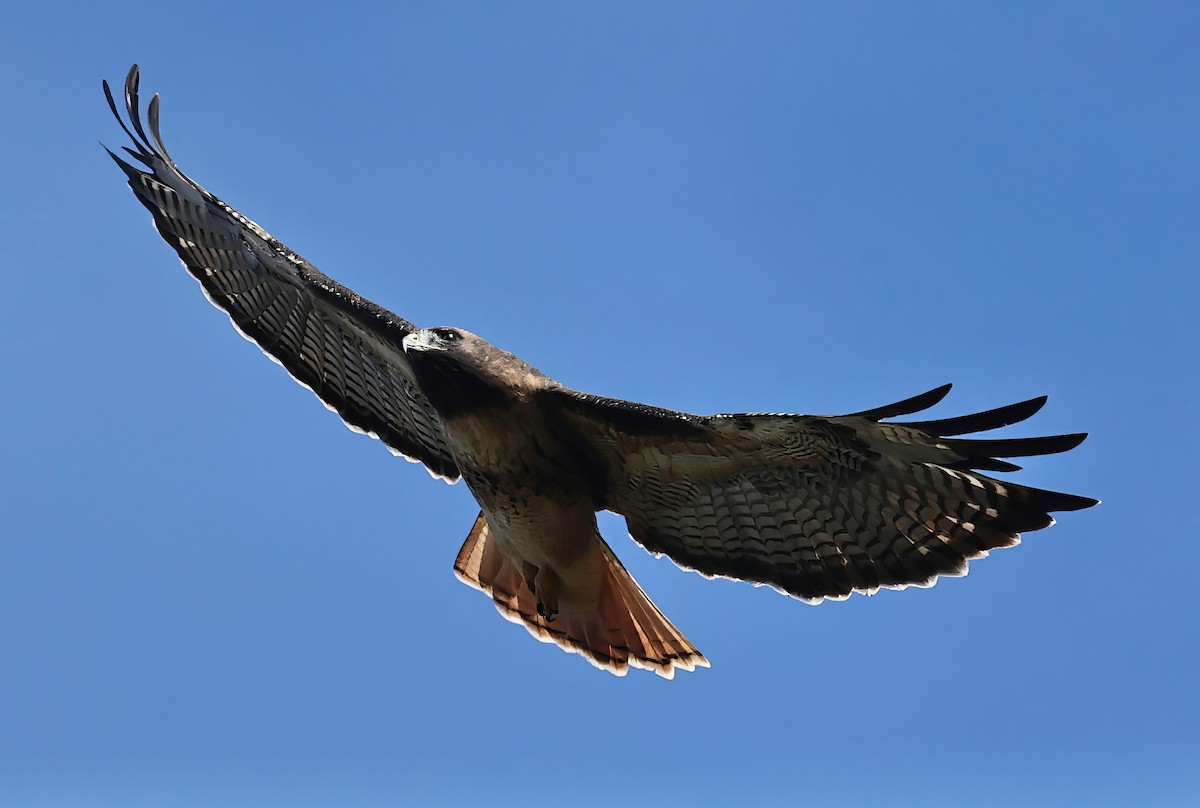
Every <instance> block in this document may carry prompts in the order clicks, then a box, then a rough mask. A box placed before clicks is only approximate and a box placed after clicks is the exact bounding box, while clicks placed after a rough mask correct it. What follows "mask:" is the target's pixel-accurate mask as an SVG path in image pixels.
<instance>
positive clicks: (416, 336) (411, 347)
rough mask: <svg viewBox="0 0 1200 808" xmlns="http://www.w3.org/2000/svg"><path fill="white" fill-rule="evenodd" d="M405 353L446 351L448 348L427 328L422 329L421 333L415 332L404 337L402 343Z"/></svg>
mask: <svg viewBox="0 0 1200 808" xmlns="http://www.w3.org/2000/svg"><path fill="white" fill-rule="evenodd" d="M401 346H402V347H403V348H404V352H405V353H411V352H413V351H444V350H446V346H445V345H443V344H442V340H441V339H440V338H438V335H437V334H435V333H433V332H432V331H430V330H429V329H427V328H422V329H421V330H420V331H414V332H413V333H411V334H408V335H407V336H405V337H404V341H403V342H402V343H401Z"/></svg>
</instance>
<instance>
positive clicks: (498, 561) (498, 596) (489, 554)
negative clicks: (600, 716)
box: [454, 513, 709, 679]
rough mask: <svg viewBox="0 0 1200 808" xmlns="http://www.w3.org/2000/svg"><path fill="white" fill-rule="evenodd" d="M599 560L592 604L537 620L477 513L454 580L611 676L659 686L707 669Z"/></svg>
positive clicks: (617, 567)
mask: <svg viewBox="0 0 1200 808" xmlns="http://www.w3.org/2000/svg"><path fill="white" fill-rule="evenodd" d="M596 538H597V540H598V541H600V542H601V543H602V544H603V539H600V537H599V536H597V537H596ZM604 556H605V559H606V561H607V562H608V564H607V565H606V571H605V579H604V582H603V584H602V586H601V590H600V597H599V601H598V603H596V604H594V605H588V606H584V607H579V606H578V605H577V604H571V603H570V602H566V601H562V600H560V602H559V613H558V614H557V615H556V616H555V617H554V619H553V621H547V620H546V618H545V617H542V616H541V615H539V614H538V611H537V597H536V596H535V595H534V593H533V591H532V590H531V589H530V588H529V585H528V584H527V583H526V581H525V578H524V577H523V576H522V574H521V570H520V569H519V567H518V565H517V564H516V563H515V562H513V561H512V560H511V559H510V558H509V557H508V556H507V555H505V554H504V553H502V552H501V551H500V550H499V549H498V548H497V547H496V545H495V542H493V541H491V535H490V530H489V528H488V523H487V519H486V518H485V517H484V515H483V514H482V513H481V514H479V518H477V519H476V520H475V525H474V526H473V527H472V528H471V533H470V535H468V536H467V540H466V543H464V544H463V547H462V550H460V551H459V553H458V558H457V559H456V560H455V562H454V574H455V575H457V576H458V578H459V580H461V581H462V582H463V583H465V584H467V585H469V586H472V587H474V588H475V589H478V590H479V591H481V592H483V593H484V594H486V595H489V596H490V597H491V598H492V601H493V602H494V603H495V604H496V608H497V609H498V610H499V611H500V614H502V615H503V616H504V617H505V619H507V620H509V621H511V622H513V623H519V624H521V625H523V626H525V628H526V629H527V630H528V631H529V633H530V634H532V635H533V636H535V637H537V638H538V639H539V640H541V641H542V642H546V643H555V644H557V645H558V646H559V647H560V648H562V649H563V650H565V651H567V652H569V653H574V654H579V655H580V656H582V657H583V658H584V659H586V660H587V661H588V662H590V663H592V664H593V665H595V666H596V667H597V668H600V669H602V670H606V671H608V672H610V673H613V674H615V675H617V676H624V675H625V674H626V673H628V671H629V667H630V666H631V665H632V666H633V667H635V668H643V669H645V670H650V671H654V672H655V673H657V674H658V675H659V676H662V677H664V678H666V679H671V678H673V677H674V676H675V671H676V670H677V669H682V670H686V671H690V670H695V669H696V668H698V667H700V668H707V667H708V666H709V665H708V660H707V659H705V658H704V656H703V655H702V654H701V653H700V652H699V651H698V650H697V649H696V647H695V646H694V645H692V644H691V642H689V641H688V639H687V638H686V637H684V636H683V633H682V632H680V631H679V629H677V628H675V626H674V625H672V623H671V621H670V620H668V619H667V618H666V616H664V615H663V613H662V612H661V611H659V609H658V607H657V606H655V605H654V603H653V602H652V601H651V600H650V598H649V597H647V596H646V593H645V592H643V591H642V588H641V587H640V586H638V583H637V581H635V580H634V579H633V576H631V575H630V574H629V571H628V570H626V569H625V567H624V566H623V565H622V564H621V562H620V561H619V560H617V557H616V556H615V555H614V554H613V552H612V551H611V550H610V549H609V548H608V545H607V544H605V545H604ZM573 606H575V608H573Z"/></svg>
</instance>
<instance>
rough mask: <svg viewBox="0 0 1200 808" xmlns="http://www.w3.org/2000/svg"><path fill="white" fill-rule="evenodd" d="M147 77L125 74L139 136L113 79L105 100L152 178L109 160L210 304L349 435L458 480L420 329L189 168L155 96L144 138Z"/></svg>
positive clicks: (132, 72) (127, 96) (106, 88)
mask: <svg viewBox="0 0 1200 808" xmlns="http://www.w3.org/2000/svg"><path fill="white" fill-rule="evenodd" d="M138 77H139V74H138V67H137V65H134V66H133V67H132V68H130V70H129V75H128V77H127V78H126V79H125V108H126V110H127V112H128V115H129V120H130V123H131V124H132V126H133V130H132V131H130V129H129V127H128V126H126V124H125V122H124V120H122V118H121V114H120V113H119V112H118V111H117V105H116V102H115V101H114V100H113V95H112V91H111V90H110V89H109V86H108V82H107V81H106V82H104V94H105V96H106V97H107V98H108V105H109V107H110V108H111V109H112V112H113V115H115V116H116V118H117V121H118V123H120V124H121V128H122V129H124V130H125V134H127V135H128V136H129V138H130V140H131V141H133V146H134V148H132V149H130V148H125V151H126V152H127V153H128V154H129V155H131V156H132V157H133V158H134V159H135V160H137V161H138V162H139V163H141V164H142V165H144V166H145V167H146V168H148V169H149V171H143V170H141V169H139V168H136V167H134V166H132V165H130V164H129V163H127V162H125V161H124V160H122V159H121V158H119V157H117V155H115V154H113V153H112V152H111V151H109V152H108V153H109V155H110V156H111V157H112V158H113V160H115V161H116V162H117V165H119V166H120V167H121V169H122V170H123V171H124V172H125V174H126V176H127V177H128V178H129V187H130V188H132V189H133V192H134V193H135V194H136V195H137V198H138V200H139V201H141V203H142V204H143V205H145V206H146V207H147V208H148V209H149V210H150V213H151V214H153V216H154V225H155V227H157V228H158V232H159V234H160V235H162V237H163V239H165V240H166V242H167V243H168V244H170V245H171V246H172V247H173V248H174V249H175V251H176V252H177V253H179V257H180V258H181V259H183V265H184V266H185V267H186V268H187V271H188V272H190V273H191V274H192V276H193V277H194V278H195V279H196V280H198V281H199V282H200V286H201V288H202V289H203V290H204V293H205V295H206V296H207V297H208V299H209V300H210V301H211V302H212V303H213V305H215V306H217V308H220V309H222V310H224V311H225V312H226V313H227V314H228V315H229V319H230V320H231V321H232V322H233V325H234V327H235V328H237V329H238V331H239V332H241V334H242V335H243V336H245V337H246V338H247V339H249V340H251V341H252V342H254V343H255V344H257V345H258V347H259V348H261V349H262V350H263V352H264V353H266V354H267V356H269V357H271V358H272V359H274V360H275V361H276V362H278V363H279V364H281V365H283V367H284V368H286V369H287V371H288V373H290V374H291V375H292V377H293V378H294V379H296V381H298V382H300V384H302V385H304V386H305V387H307V388H309V389H310V390H312V391H313V392H314V393H316V394H317V396H318V397H319V398H320V399H321V401H322V402H324V403H325V405H326V406H327V407H328V408H329V409H331V410H333V411H334V412H336V413H337V414H338V415H340V416H341V417H342V420H344V421H345V422H346V424H347V425H348V426H349V427H350V428H352V429H354V430H356V431H360V432H365V433H367V434H369V435H372V436H374V437H376V438H378V439H379V440H381V441H383V442H384V443H385V444H386V445H387V446H388V447H389V448H390V449H392V451H393V452H395V453H397V454H400V455H403V456H404V457H407V458H409V459H412V460H418V461H420V462H422V463H424V464H425V465H426V467H428V469H429V470H430V472H432V473H433V474H435V475H436V476H439V477H443V478H445V479H447V480H450V481H454V480H457V479H458V476H459V472H458V468H457V466H456V465H455V463H454V460H453V458H452V456H451V454H450V451H449V450H448V449H447V447H446V438H445V435H444V433H443V430H442V425H441V421H440V420H439V419H438V417H437V415H436V414H435V413H434V411H433V408H432V407H430V406H429V402H428V401H426V400H425V396H424V395H422V394H421V391H420V390H419V389H418V387H417V384H416V381H415V380H414V378H413V374H412V368H411V367H410V366H409V364H408V359H407V358H406V357H405V354H404V350H403V348H402V346H401V342H402V341H403V339H404V337H405V335H406V334H410V333H412V332H413V331H415V330H416V327H415V326H413V324H412V323H409V322H408V321H407V320H404V319H402V318H400V317H397V316H396V315H394V314H392V313H391V312H389V311H386V310H384V309H382V308H380V307H379V306H376V305H375V304H374V303H372V302H370V301H369V300H366V299H364V298H362V297H360V296H359V295H357V294H355V293H354V292H352V291H351V290H349V289H347V288H345V287H344V286H341V285H339V284H337V283H335V282H334V281H332V280H331V279H330V278H328V277H326V276H325V275H324V274H322V273H321V272H320V271H318V270H317V269H316V267H314V266H312V264H309V263H308V262H307V261H305V260H304V259H303V258H301V257H300V256H299V255H297V254H296V253H294V252H292V251H291V250H289V249H288V248H287V247H286V246H284V245H283V244H281V243H279V241H277V240H276V239H275V238H273V237H272V236H271V234H270V233H268V232H267V231H265V230H263V229H262V228H261V227H259V226H258V225H257V224H255V223H254V222H252V221H250V220H249V219H247V218H246V217H245V216H243V215H242V214H240V213H238V212H237V211H236V210H234V209H233V208H231V207H229V206H228V205H226V204H225V203H224V202H222V201H221V200H220V199H218V198H217V197H216V196H214V195H213V194H211V193H209V192H208V191H206V190H204V189H203V188H202V187H200V185H199V184H197V183H196V182H194V181H193V180H191V179H190V178H189V177H188V176H187V175H186V174H184V173H183V172H182V171H180V170H179V168H178V167H177V166H176V165H175V161H174V160H172V159H171V155H170V154H168V152H167V149H166V147H165V146H163V141H162V136H161V135H160V134H159V125H158V123H159V120H158V119H159V100H158V96H157V95H155V96H154V97H153V98H152V99H151V101H150V106H149V124H150V136H149V137H147V136H146V131H145V129H144V128H143V126H142V119H141V114H140V112H139V109H138V106H139V105H138ZM135 133H136V134H135Z"/></svg>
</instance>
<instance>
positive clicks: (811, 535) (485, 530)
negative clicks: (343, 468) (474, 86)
mask: <svg viewBox="0 0 1200 808" xmlns="http://www.w3.org/2000/svg"><path fill="white" fill-rule="evenodd" d="M104 92H105V96H106V97H107V99H108V104H109V106H110V107H111V109H112V112H113V114H114V115H115V116H116V117H117V121H118V122H119V123H120V124H121V128H122V129H124V131H125V134H126V135H128V136H129V139H130V140H131V141H132V146H133V147H132V148H128V147H126V148H125V151H126V152H127V153H128V154H129V155H130V156H132V158H133V159H134V160H135V161H136V162H137V163H140V164H141V167H140V168H139V167H136V166H134V165H132V164H130V163H127V162H125V161H124V160H122V159H121V158H119V157H117V156H116V155H115V154H113V153H112V152H111V151H110V152H109V154H110V155H111V156H112V157H113V159H114V160H116V162H117V165H119V166H120V167H121V169H122V171H124V172H125V174H126V176H127V177H128V180H129V186H130V187H131V188H132V189H133V192H134V193H135V194H136V195H137V198H138V200H139V201H140V202H141V203H142V204H143V205H145V206H146V207H147V208H148V209H149V210H150V213H151V215H152V216H153V217H154V224H155V226H156V227H157V229H158V232H159V233H160V234H161V235H162V237H163V238H164V239H165V240H166V241H167V243H168V244H170V245H171V247H172V248H174V250H175V251H176V252H177V253H178V254H179V257H180V258H181V259H182V260H183V265H184V267H186V269H187V271H188V272H189V273H191V275H192V277H194V278H195V279H196V280H197V281H199V282H200V287H201V289H202V290H203V291H204V294H205V296H207V297H208V299H209V301H210V302H212V304H213V305H215V306H216V307H217V308H219V309H222V310H224V311H225V312H226V313H227V314H228V315H229V319H230V320H231V321H232V322H233V325H234V327H235V328H237V329H238V331H239V332H241V334H242V335H243V336H245V337H246V338H247V339H249V340H250V341H251V342H254V343H255V344H257V345H258V347H259V348H261V349H262V350H263V351H264V352H265V353H266V354H267V355H268V356H269V357H271V358H272V359H274V360H275V361H276V362H278V363H279V364H280V365H282V366H283V367H284V368H285V369H286V370H287V371H288V373H289V374H291V376H292V377H293V378H294V379H295V380H296V381H298V382H299V383H300V384H302V385H304V386H305V387H307V388H309V389H310V390H312V391H313V393H315V394H316V395H317V397H318V398H320V399H321V401H322V402H323V403H324V404H325V405H326V406H327V407H328V408H329V409H331V410H333V411H334V412H336V413H337V414H338V415H339V416H341V418H342V420H343V421H345V422H346V424H347V425H348V426H349V427H350V428H351V429H353V430H355V431H358V432H365V433H366V434H368V435H371V436H372V437H375V438H378V439H379V440H380V441H382V442H383V443H384V444H385V445H387V446H388V448H390V449H391V450H392V451H393V452H394V453H396V454H399V455H403V456H404V457H406V458H409V459H410V460H415V461H418V462H421V463H423V464H424V465H425V466H426V468H428V469H429V471H430V472H431V473H432V474H433V475H434V476H436V477H441V478H442V479H444V480H446V481H448V482H455V481H457V480H458V479H460V478H461V479H463V480H465V481H466V483H467V486H468V487H469V488H470V489H471V493H472V494H474V496H475V498H476V500H478V502H479V506H480V509H481V510H480V514H479V517H478V518H477V519H476V520H475V524H474V526H473V527H472V528H471V530H470V533H469V534H468V535H467V540H466V543H465V544H464V545H463V547H462V550H461V551H459V554H458V558H457V560H456V561H455V562H454V571H455V573H456V574H457V575H458V577H459V578H460V579H461V580H463V581H464V582H465V583H467V584H469V585H470V586H473V587H475V588H476V589H479V590H480V591H482V592H484V593H485V594H487V595H488V596H489V597H491V599H492V600H493V602H494V603H495V604H496V607H497V608H498V609H499V610H500V612H501V614H503V615H504V616H505V617H506V618H508V619H509V620H512V621H513V622H516V623H521V624H522V625H524V626H525V627H526V628H527V629H528V630H529V631H530V633H532V634H533V635H534V636H536V637H537V638H539V639H540V640H543V641H545V642H553V643H557V644H558V645H559V646H561V647H562V648H564V649H565V650H567V651H570V652H575V653H579V654H581V655H582V656H583V657H584V658H586V659H587V660H588V661H589V662H591V663H593V664H594V665H596V666H598V667H600V668H603V669H606V670H609V671H611V672H613V673H616V674H619V675H620V674H624V673H626V672H627V670H628V669H629V666H631V665H632V666H635V667H639V668H645V669H648V670H652V671H654V672H656V673H658V674H659V675H661V676H664V677H667V678H670V677H671V676H673V675H674V672H675V670H676V669H679V668H682V669H684V670H693V669H695V668H696V667H707V666H708V661H707V660H706V659H705V658H704V656H703V655H701V654H700V652H699V651H698V650H697V649H696V647H695V646H694V645H692V643H691V642H689V641H688V639H687V638H686V637H684V635H683V633H682V632H680V631H679V629H677V628H676V627H675V626H674V624H672V623H671V621H670V620H668V619H667V618H666V616H665V615H663V613H662V612H661V611H660V610H659V609H658V607H657V606H655V605H654V603H653V602H652V601H651V600H650V598H649V597H647V596H646V593H645V592H643V591H642V588H641V587H640V586H638V584H637V582H636V581H634V580H633V578H632V577H631V576H630V574H629V572H628V571H626V569H625V567H624V566H622V564H621V562H620V561H619V560H618V559H617V557H616V555H615V554H614V553H613V551H612V550H611V549H609V546H608V545H607V544H606V543H605V541H604V539H603V538H601V536H600V533H599V532H598V530H597V527H596V512H597V511H600V510H609V511H613V512H615V513H618V514H621V515H622V516H624V517H625V519H626V523H627V524H628V526H629V533H630V535H631V536H632V537H633V538H634V539H635V540H636V541H637V542H638V543H639V544H641V545H642V546H643V547H645V548H646V549H647V550H649V551H650V552H652V553H654V554H655V555H666V556H669V557H670V558H671V559H672V560H673V561H675V562H676V563H677V564H679V565H680V566H683V567H685V568H687V569H691V570H695V571H697V572H699V573H700V574H702V575H705V576H708V577H715V576H722V577H727V578H736V579H740V580H744V581H750V582H752V583H754V584H765V585H767V586H771V587H773V588H774V589H777V590H779V591H780V592H784V593H787V594H789V595H792V596H793V597H796V598H799V599H801V600H804V601H808V602H814V603H815V602H819V601H821V600H823V599H825V598H830V599H833V600H841V599H844V598H847V597H849V596H850V594H851V593H852V592H863V593H867V594H871V593H874V592H876V591H878V590H879V588H880V587H887V588H891V589H903V588H905V587H907V586H929V585H931V584H932V583H933V582H934V581H935V580H936V579H937V577H938V576H940V575H963V574H964V573H965V572H966V570H967V562H968V561H970V560H971V559H975V558H980V557H982V556H985V555H987V554H988V552H989V551H991V550H994V549H996V548H999V547H1009V546H1011V545H1014V544H1016V543H1017V542H1018V540H1019V538H1020V536H1019V534H1020V533H1022V532H1024V531H1027V530H1038V529H1040V528H1044V527H1047V526H1049V525H1050V524H1052V523H1053V522H1054V520H1053V519H1052V518H1051V517H1050V515H1049V514H1050V513H1051V512H1053V511H1074V510H1079V509H1081V508H1087V507H1089V506H1091V505H1095V504H1096V502H1097V500H1094V499H1089V498H1087V497H1081V496H1075V495H1072V494H1060V493H1056V492H1053V491H1044V490H1041V489H1038V488H1030V487H1028V486H1023V485H1017V484H1014V483H1010V482H1005V481H1000V480H997V479H994V478H993V477H989V476H986V475H985V474H983V473H981V472H995V471H999V472H1005V471H1016V470H1017V469H1018V468H1019V467H1018V466H1016V465H1013V464H1012V463H1010V462H1008V460H1005V459H1002V458H1012V457H1024V456H1029V455H1043V454H1052V453H1055V452H1063V451H1066V450H1068V449H1071V448H1074V447H1075V446H1077V445H1079V443H1080V442H1082V441H1083V439H1084V437H1085V435H1082V434H1077V435H1055V436H1051V437H1038V438H1016V439H992V438H963V437H959V436H962V435H967V434H970V433H975V432H983V431H987V430H991V429H996V428H998V427H1003V426H1008V425H1010V424H1014V423H1017V422H1018V421H1023V420H1024V419H1026V418H1028V417H1030V416H1031V415H1033V414H1034V413H1035V412H1037V411H1038V409H1040V408H1041V406H1042V405H1043V404H1044V403H1045V401H1046V399H1045V397H1041V398H1035V399H1031V400H1029V401H1023V402H1020V403H1018V404H1011V405H1009V406H1006V407H999V408H997V409H994V410H988V411H986V412H979V413H975V414H972V415H963V416H959V417H956V418H941V419H936V420H922V421H907V422H895V421H892V420H891V419H893V418H896V417H898V416H904V415H909V414H911V413H916V412H918V411H920V410H924V409H926V408H927V407H931V406H932V405H934V404H936V403H937V402H938V401H940V400H941V399H942V397H943V396H945V395H946V393H947V392H948V391H949V389H950V385H946V386H944V387H939V388H938V389H936V390H931V391H929V392H928V393H924V394H922V395H918V396H915V397H913V398H909V399H906V400H904V401H900V402H897V403H895V404H888V405H886V406H883V407H877V408H875V409H871V410H866V411H863V412H857V413H854V414H852V415H840V416H812V415H780V414H744V415H712V416H698V415H689V414H687V413H682V412H674V411H671V410H665V409H660V408H658V407H651V406H647V405H645V404H636V403H633V402H628V401H617V400H614V399H609V398H602V397H600V396H594V395H590V394H587V393H581V392H578V391H576V390H572V389H570V388H568V387H564V386H563V385H561V384H559V383H558V382H556V381H554V380H553V379H551V378H550V377H549V376H546V375H545V374H543V373H542V372H541V371H539V370H538V369H537V368H535V367H533V366H532V365H530V364H528V363H527V362H524V361H523V360H521V359H520V358H518V357H516V356H513V355H512V354H510V353H508V352H506V351H503V350H500V349H499V348H496V347H494V346H493V345H491V344H489V343H488V342H486V341H484V340H483V339H481V338H480V337H477V336H476V335H474V334H472V333H470V332H469V331H464V330H462V329H458V328H425V329H422V328H418V327H417V326H415V325H413V324H412V323H410V322H408V321H407V320H404V319H402V318H400V317H397V316H396V315H395V314H392V313H391V312H389V311H387V310H385V309H382V308H380V307H379V306H377V305H375V304H374V303H372V302H371V301H369V300H365V299H364V298H362V297H360V296H359V295H357V294H355V293H354V292H352V291H350V290H349V289H347V288H345V287H344V286H341V285H339V284H337V283H335V282H334V281H333V280H331V279H330V278H329V277H327V276H326V275H324V274H322V273H321V272H320V271H318V270H317V268H316V267H314V266H312V265H311V264H309V263H308V262H307V261H305V260H304V259H303V258H301V257H300V256H299V255H297V254H296V253H295V252H293V251H292V250H290V249H289V248H288V247H286V246H284V245H283V244H281V243H280V242H279V241H277V240H276V239H275V238H273V237H272V236H271V234H270V233H268V232H267V231H265V230H263V229H262V228H261V227H259V226H258V225H257V224H255V223H254V222H252V221H250V220H249V219H247V218H246V217H245V216H243V215H242V214H240V213H238V212H237V211H236V210H234V209H233V208H231V207H230V206H228V205H226V204H225V203H224V202H222V201H221V200H220V199H218V198H217V197H216V196H214V195H213V194H211V193H209V192H208V191H206V190H205V189H204V188H202V187H200V185H199V184H197V183H196V182H194V181H193V180H192V179H190V178H189V177H188V176H187V175H186V174H184V173H183V172H182V171H180V170H179V168H178V167H177V166H176V165H175V161H174V160H173V159H172V158H171V155H170V154H168V152H167V149H166V147H164V146H163V141H162V137H161V135H160V134H159V99H158V96H157V95H155V96H154V97H153V98H152V99H151V100H150V104H149V107H148V121H147V123H148V124H149V127H148V128H149V135H147V131H146V127H144V126H143V124H142V117H141V113H140V111H139V106H140V105H139V101H138V68H137V66H136V65H134V66H133V68H131V69H130V71H129V75H128V77H127V78H126V80H125V108H126V110H127V112H128V118H129V124H128V125H127V124H126V123H125V121H124V120H123V119H122V116H121V114H120V113H119V112H118V109H117V104H116V102H115V101H114V100H113V95H112V91H111V90H110V89H109V86H108V83H107V82H105V83H104ZM130 127H132V129H131V128H130Z"/></svg>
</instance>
